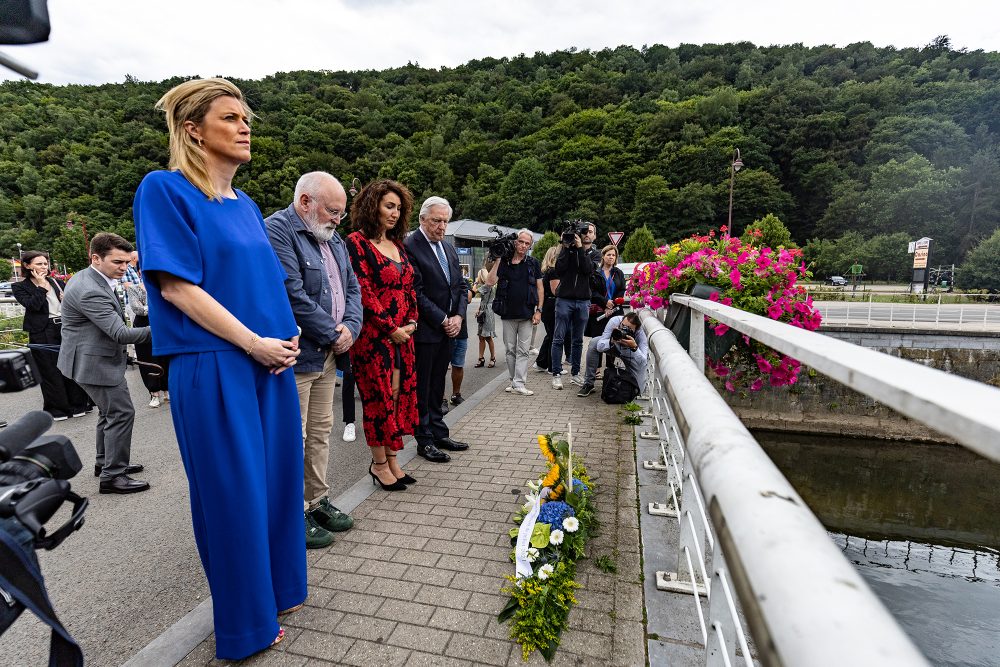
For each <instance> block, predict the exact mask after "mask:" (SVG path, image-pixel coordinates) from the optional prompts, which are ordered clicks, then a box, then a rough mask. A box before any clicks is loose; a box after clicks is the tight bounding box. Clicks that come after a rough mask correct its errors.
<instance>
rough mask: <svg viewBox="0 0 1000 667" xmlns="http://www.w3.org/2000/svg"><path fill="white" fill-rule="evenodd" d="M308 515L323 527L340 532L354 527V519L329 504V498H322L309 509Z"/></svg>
mask: <svg viewBox="0 0 1000 667" xmlns="http://www.w3.org/2000/svg"><path fill="white" fill-rule="evenodd" d="M309 515H310V516H312V518H313V520H314V521H315V522H316V523H318V524H319V525H320V526H322V527H323V528H326V529H327V530H331V531H333V532H335V533H340V532H343V531H345V530H350V529H351V528H353V527H354V519H352V518H351V517H350V516H348V515H346V514H344V513H343V512H341V511H340V510H339V509H337V508H336V507H334V506H333V505H331V504H330V499H329V498H323V500H321V501H319V505H317V506H316V507H315V509H311V510H309Z"/></svg>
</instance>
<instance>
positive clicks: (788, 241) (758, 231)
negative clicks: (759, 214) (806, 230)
mask: <svg viewBox="0 0 1000 667" xmlns="http://www.w3.org/2000/svg"><path fill="white" fill-rule="evenodd" d="M743 242H744V243H752V244H753V245H756V246H760V247H762V248H798V246H797V245H795V242H794V241H792V234H791V232H789V231H788V228H787V227H785V225H784V223H782V222H781V220H779V219H778V216H776V215H772V214H770V213H768V214H767V215H765V216H764V217H763V218H761V219H760V220H754V221H753V223H752V224H751V225H750V226H749V227H747V229H746V231H745V232H743Z"/></svg>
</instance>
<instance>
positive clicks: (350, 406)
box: [337, 352, 357, 424]
mask: <svg viewBox="0 0 1000 667" xmlns="http://www.w3.org/2000/svg"><path fill="white" fill-rule="evenodd" d="M337 370H339V371H341V372H343V374H344V377H343V379H342V380H341V383H340V398H341V401H342V402H343V404H344V424H353V423H354V421H355V419H356V418H357V414H356V413H355V405H354V368H353V367H352V366H351V355H350V354H348V353H347V352H345V353H344V354H339V355H337Z"/></svg>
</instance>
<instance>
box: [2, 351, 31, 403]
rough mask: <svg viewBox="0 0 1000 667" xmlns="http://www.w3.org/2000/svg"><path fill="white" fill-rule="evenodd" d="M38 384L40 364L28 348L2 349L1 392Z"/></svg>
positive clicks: (20, 389)
mask: <svg viewBox="0 0 1000 667" xmlns="http://www.w3.org/2000/svg"><path fill="white" fill-rule="evenodd" d="M36 384H38V366H36V365H35V359H34V357H32V356H31V352H29V351H28V350H0V393H5V392H11V391H23V390H25V389H28V388H29V387H34V386H35V385H36Z"/></svg>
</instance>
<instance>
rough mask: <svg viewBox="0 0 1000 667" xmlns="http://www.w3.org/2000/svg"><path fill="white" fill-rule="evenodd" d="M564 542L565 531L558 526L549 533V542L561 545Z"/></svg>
mask: <svg viewBox="0 0 1000 667" xmlns="http://www.w3.org/2000/svg"><path fill="white" fill-rule="evenodd" d="M562 543H563V532H562V531H561V530H559V529H558V528H557V529H556V530H553V531H552V532H551V533H549V544H554V545H556V546H559V545H560V544H562Z"/></svg>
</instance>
